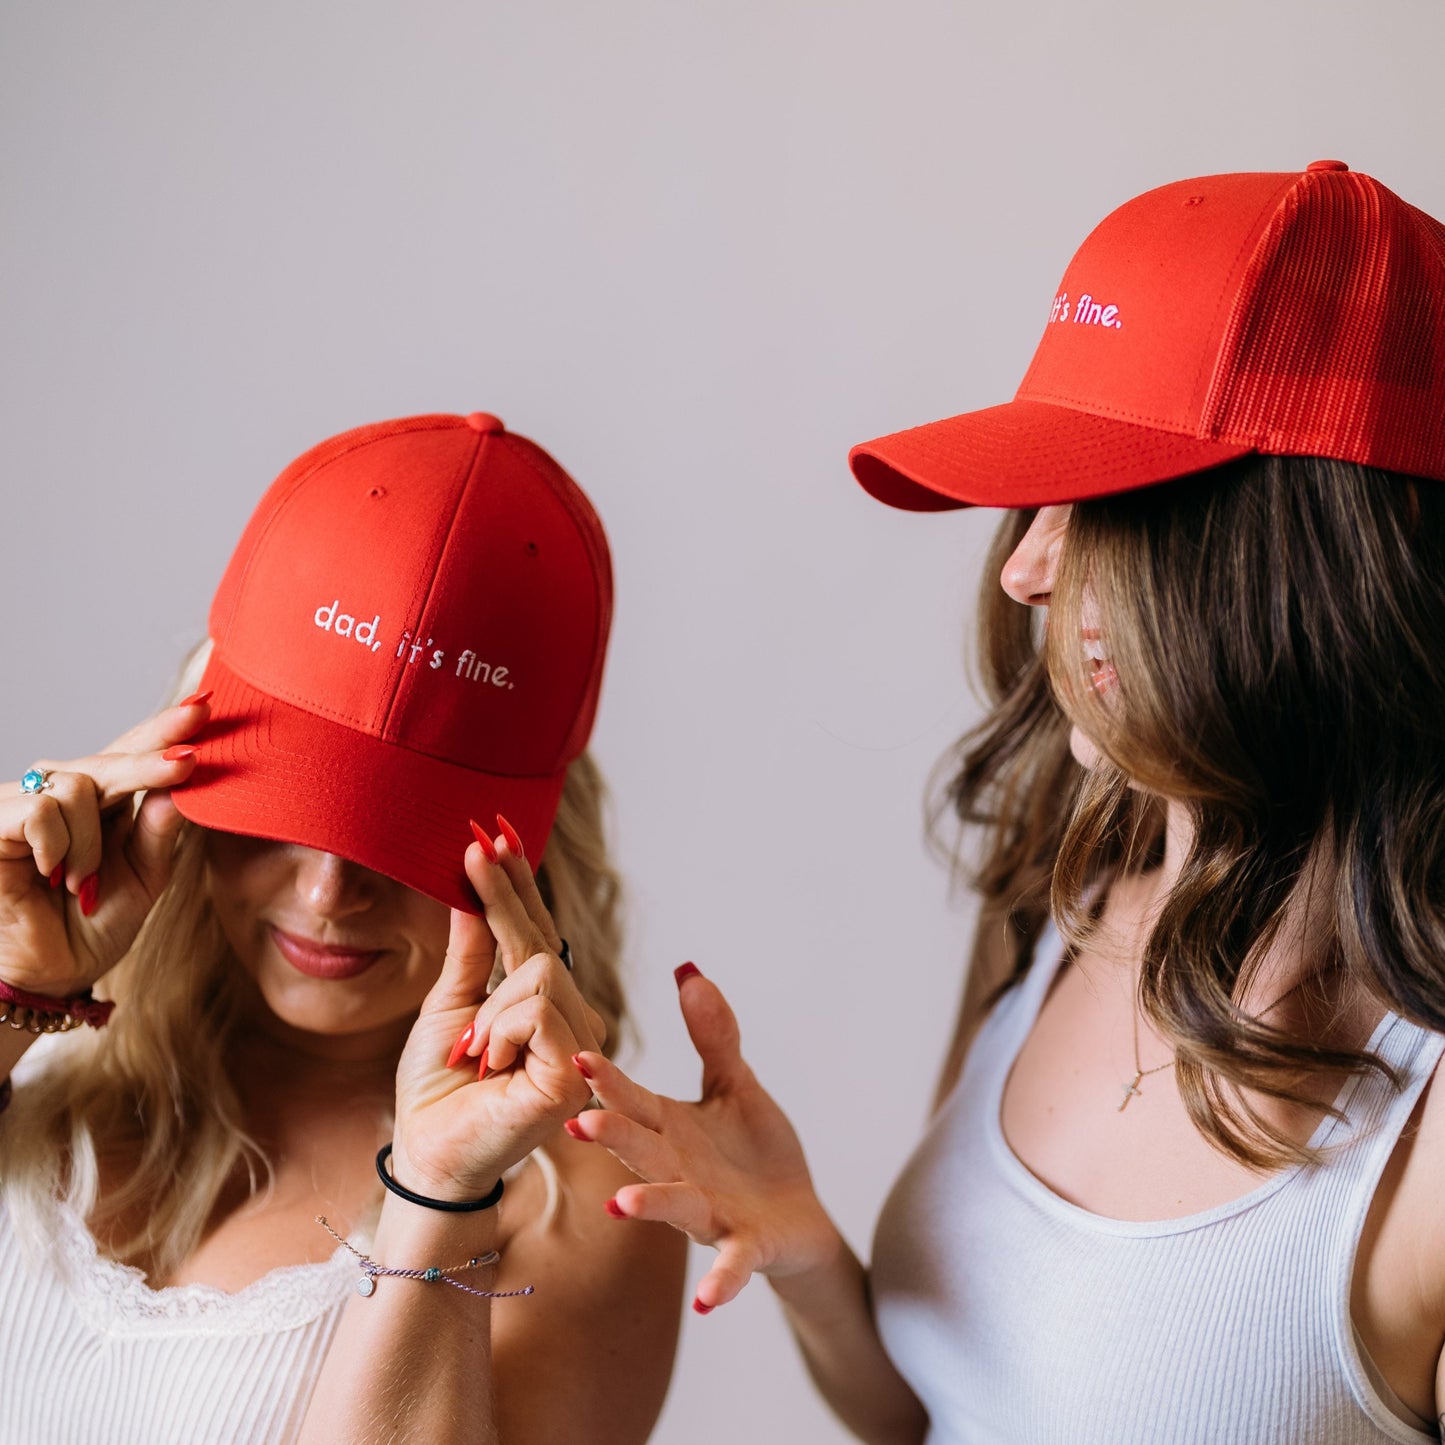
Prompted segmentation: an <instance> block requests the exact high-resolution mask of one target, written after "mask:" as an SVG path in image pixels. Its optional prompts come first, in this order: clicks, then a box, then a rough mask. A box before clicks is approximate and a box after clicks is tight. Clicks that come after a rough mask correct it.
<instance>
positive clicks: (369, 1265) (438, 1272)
mask: <svg viewBox="0 0 1445 1445" xmlns="http://www.w3.org/2000/svg"><path fill="white" fill-rule="evenodd" d="M316 1222H317V1224H319V1225H320V1226H321V1227H322V1229H324V1230H325V1231H326V1232H327V1234H329V1235H330V1236H331V1237H332V1239H334V1240H335V1241H336V1242H337V1244H339V1245H340V1246H341V1247H342V1249H344V1250H345V1251H346V1252H347V1253H348V1254H351V1255H354V1256H355V1258H356V1260H357V1262H358V1263H359V1264H360V1265H361V1277H360V1278H359V1279H358V1280H357V1281H356V1286H355V1288H356V1292H357V1294H359V1295H360V1296H361V1297H362V1298H363V1299H370V1298H371V1296H372V1295H374V1294H375V1293H376V1281H377V1280H378V1279H379V1278H380V1277H381V1276H382V1275H391V1276H392V1277H393V1278H395V1279H416V1280H420V1281H421V1282H422V1283H423V1284H436V1283H438V1282H440V1283H442V1284H449V1285H451V1286H452V1288H453V1289H459V1290H462V1291H464V1292H465V1293H466V1294H473V1295H476V1296H477V1298H478V1299H516V1298H517V1297H518V1296H519V1295H525V1294H531V1293H532V1292H533V1291H534V1290H535V1289H536V1285H531V1284H529V1285H527V1286H526V1288H525V1289H504V1290H495V1289H473V1288H472V1286H471V1285H469V1284H463V1283H462V1282H461V1280H459V1279H453V1278H452V1276H453V1275H454V1274H460V1273H461V1272H462V1271H463V1270H466V1269H482V1268H484V1267H485V1266H486V1265H489V1264H496V1263H497V1261H498V1260H499V1259H501V1255H499V1254H498V1253H497V1251H496V1250H495V1249H489V1250H488V1251H487V1252H486V1253H485V1254H479V1255H475V1256H473V1257H472V1258H471V1259H469V1260H466V1261H465V1262H464V1263H462V1264H449V1265H446V1266H445V1267H444V1268H440V1269H439V1268H437V1266H436V1265H432V1266H430V1267H429V1268H427V1269H389V1268H388V1267H387V1266H386V1265H382V1264H378V1263H377V1262H376V1261H375V1260H374V1259H372V1258H371V1256H370V1255H366V1254H363V1253H362V1252H361V1251H360V1250H359V1249H357V1248H356V1246H355V1245H353V1244H352V1243H351V1242H350V1241H349V1240H345V1239H343V1238H342V1237H341V1236H340V1235H339V1234H337V1232H336V1231H335V1230H334V1229H332V1227H331V1226H330V1225H329V1224H328V1223H327V1222H326V1216H325V1215H324V1214H318V1215H317V1216H316Z"/></svg>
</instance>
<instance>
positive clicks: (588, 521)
mask: <svg viewBox="0 0 1445 1445" xmlns="http://www.w3.org/2000/svg"><path fill="white" fill-rule="evenodd" d="M519 440H520V439H519ZM515 454H516V456H517V458H518V460H519V461H521V462H522V463H523V465H525V466H526V467H528V468H529V469H530V470H531V471H532V473H533V474H534V475H535V476H536V477H538V478H539V479H540V480H541V481H542V482H543V483H545V484H546V485H547V486H548V488H549V489H550V490H551V491H552V493H553V495H554V496H556V497H557V499H558V500H559V501H560V502H561V503H562V506H563V508H564V509H565V510H566V512H567V514H568V516H569V517H571V519H572V524H573V526H574V527H576V529H577V535H578V536H579V537H580V538H581V540H582V545H583V547H584V548H585V549H586V550H587V552H588V553H589V554H590V556H591V558H592V563H593V566H592V580H593V591H594V595H595V598H596V603H597V606H596V609H595V614H596V615H595V620H594V623H593V629H592V656H593V657H594V658H595V657H597V656H598V655H599V653H601V654H603V658H602V660H603V662H605V660H606V657H605V644H606V641H607V633H608V631H609V629H610V628H611V625H612V612H613V592H614V589H615V583H614V582H613V580H612V564H611V560H610V558H609V556H608V553H607V551H606V547H605V543H604V545H603V546H602V547H598V546H597V545H596V541H597V539H596V538H594V537H593V536H592V524H594V523H595V525H596V528H597V530H598V531H599V532H600V531H602V519H601V518H600V517H599V516H597V513H596V511H595V509H591V515H590V518H589V516H588V515H587V513H586V512H584V511H583V510H582V507H581V506H580V505H579V504H578V497H580V496H581V494H582V489H581V488H580V487H579V486H578V485H577V483H576V482H574V481H573V480H572V478H571V477H569V476H568V475H567V473H566V472H565V471H563V469H562V468H561V466H558V467H557V468H556V475H555V476H550V475H548V473H547V471H546V470H545V469H544V468H543V467H541V466H539V465H538V463H537V460H536V458H535V457H533V456H531V455H530V453H529V449H528V448H526V447H523V448H520V449H518V450H517V451H516V453H515ZM558 483H561V484H562V485H560V486H559V485H558ZM574 493H575V494H576V495H574ZM604 570H605V571H606V573H607V578H608V587H607V591H606V595H605V597H604V594H603V589H602V586H601V583H600V580H599V573H601V572H602V571H604ZM604 604H605V605H604ZM595 675H596V677H597V679H598V690H597V691H598V698H599V701H600V699H601V678H602V665H601V663H599V664H598V665H597V667H596V671H595ZM593 676H594V672H593V670H592V669H591V668H589V669H588V673H587V676H586V677H585V678H584V679H583V680H582V685H581V687H580V688H579V689H578V692H577V699H576V701H575V702H574V703H573V708H572V723H571V726H570V727H569V728H568V729H567V732H566V734H565V736H564V738H563V743H564V746H565V745H566V744H567V743H570V742H571V740H572V735H573V734H574V733H575V732H576V730H577V720H578V715H579V710H580V707H581V704H582V702H583V700H584V699H585V698H586V696H587V694H588V692H589V691H591V687H592V678H593ZM584 747H585V745H584ZM574 756H577V755H576V754H574ZM568 761H569V762H570V761H571V759H570V758H569V759H568Z"/></svg>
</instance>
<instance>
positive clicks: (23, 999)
mask: <svg viewBox="0 0 1445 1445" xmlns="http://www.w3.org/2000/svg"><path fill="white" fill-rule="evenodd" d="M114 1008H115V1005H114V1004H113V1003H112V1002H111V1001H110V1000H109V999H98V998H96V997H95V995H94V994H93V993H91V991H90V990H89V989H86V990H85V992H84V993H73V994H71V995H70V997H69V998H49V997H47V996H46V995H45V994H40V993H27V992H26V991H25V990H24V989H23V988H13V987H12V986H11V985H10V984H8V983H6V982H5V981H4V980H3V979H0V1023H5V1024H9V1025H10V1027H11V1028H12V1029H19V1030H21V1031H22V1032H24V1033H27V1034H68V1033H69V1032H70V1031H71V1029H78V1028H79V1027H80V1026H81V1024H89V1025H90V1026H91V1028H93V1029H103V1028H104V1027H105V1025H106V1023H107V1021H108V1020H109V1018H110V1015H111V1011H112V1010H113V1009H114Z"/></svg>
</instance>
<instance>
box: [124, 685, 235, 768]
mask: <svg viewBox="0 0 1445 1445" xmlns="http://www.w3.org/2000/svg"><path fill="white" fill-rule="evenodd" d="M210 696H211V694H210V693H209V692H200V693H194V694H193V695H192V696H190V697H188V698H186V699H185V700H184V701H182V702H179V703H176V704H175V705H174V706H173V707H167V708H162V709H161V711H160V712H158V713H156V714H155V715H154V716H153V717H148V718H145V719H143V720H142V721H141V722H138V723H137V724H136V725H135V726H134V727H133V728H128V729H127V730H126V731H125V732H123V733H122V734H121V735H120V736H119V737H118V738H116V740H115V741H114V742H113V743H110V744H109V745H108V746H106V747H104V748H102V749H101V750H100V756H102V757H104V756H106V755H108V754H111V753H151V752H157V753H158V752H164V751H165V750H166V749H167V748H168V747H170V746H171V745H172V744H174V743H178V742H181V741H182V740H184V739H185V738H188V737H190V736H191V735H192V734H193V733H195V732H197V731H198V730H199V729H200V727H201V726H202V724H203V723H205V721H206V720H207V719H208V718H209V717H210V715H211V709H210V707H209V706H208V703H209V700H210Z"/></svg>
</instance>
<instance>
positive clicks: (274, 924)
mask: <svg viewBox="0 0 1445 1445" xmlns="http://www.w3.org/2000/svg"><path fill="white" fill-rule="evenodd" d="M610 616H611V574H610V565H609V561H608V552H607V547H606V542H605V539H604V537H603V534H602V531H601V527H600V525H599V524H598V522H597V518H596V516H595V514H594V513H593V511H592V509H591V507H590V505H589V504H588V502H587V500H586V498H585V497H584V496H583V494H582V493H581V492H580V490H578V488H577V487H576V485H575V484H574V483H573V482H572V481H571V480H570V478H568V477H567V476H566V474H565V473H563V472H562V470H561V469H560V468H559V467H558V466H557V464H556V463H555V462H554V461H552V459H551V458H550V457H548V456H547V455H546V453H544V452H543V451H542V450H541V449H540V448H538V447H536V446H535V445H534V444H532V443H530V442H528V441H526V440H525V439H523V438H521V437H518V436H515V435H512V434H510V433H508V432H507V431H506V430H505V429H504V428H503V427H502V425H501V423H500V422H498V421H497V420H496V418H494V417H491V416H488V415H485V414H481V413H478V414H474V415H472V416H470V417H465V418H463V417H450V416H428V417H413V418H406V419H403V420H401V421H395V422H388V423H382V424H379V425H376V426H371V427H364V428H361V429H359V430H357V431H354V432H350V433H347V434H345V435H344V436H341V437H338V438H333V439H332V440H331V441H329V442H325V443H322V444H321V445H320V446H319V447H316V448H314V449H313V450H312V451H310V452H308V453H307V454H306V455H305V456H303V457H302V458H300V459H299V460H298V461H297V462H295V463H293V464H292V466H291V467H289V468H287V470H286V471H285V472H283V473H282V475H281V476H280V477H279V478H278V479H277V481H276V482H275V484H274V485H273V486H272V488H271V489H270V491H268V493H267V494H266V497H265V498H264V499H263V501H262V503H261V505H260V507H259V508H258V509H257V512H256V514H255V516H254V517H253V518H252V520H251V523H250V525H249V527H248V529H247V531H246V533H245V535H244V536H243V538H242V540H241V543H240V546H239V547H238V549H237V551H236V554H235V556H234V557H233V559H232V562H231V565H230V567H229V568H228V570H227V573H226V576H225V578H224V579H223V581H222V583H221V587H220V589H219V591H218V593H217V595H216V600H215V603H214V604H213V607H212V612H211V619H210V629H209V630H210V634H211V635H210V640H209V642H208V643H207V645H206V647H205V648H204V649H203V652H202V654H201V656H200V657H198V658H197V659H196V661H195V663H194V665H193V667H192V669H191V672H190V675H189V678H188V680H187V684H188V685H187V688H186V690H187V691H188V693H189V695H188V696H187V697H185V698H184V699H182V700H181V701H179V702H178V703H177V704H176V705H175V706H173V707H169V708H167V709H165V710H164V711H163V712H161V713H159V714H158V715H157V716H155V717H154V718H151V719H149V720H148V721H146V722H144V723H142V724H140V725H139V726H137V727H135V728H133V729H132V730H131V731H130V732H128V733H127V734H126V735H125V736H123V737H122V738H120V739H119V740H118V741H117V742H116V743H114V744H112V745H111V746H110V747H109V748H107V749H105V750H104V751H102V752H99V753H97V754H95V755H94V756H91V757H87V758H80V759H75V760H70V761H46V762H41V763H37V764H36V765H35V766H34V767H32V768H31V769H29V770H28V771H27V772H26V774H25V776H24V778H23V779H22V780H21V781H20V782H19V783H17V784H11V785H9V786H8V787H7V788H5V789H4V790H3V791H4V794H5V797H4V801H3V803H0V860H3V861H0V1011H3V1012H4V1014H5V1016H7V1017H8V1019H9V1021H10V1023H11V1025H12V1028H11V1029H6V1030H4V1031H3V1038H0V1068H3V1069H4V1071H5V1073H6V1075H7V1076H8V1075H9V1074H10V1071H11V1069H12V1068H13V1069H14V1070H15V1081H14V1086H13V1092H11V1102H10V1104H9V1108H8V1111H7V1112H6V1114H5V1115H4V1117H3V1120H0V1158H3V1193H0V1277H3V1288H0V1298H3V1304H0V1342H3V1343H0V1348H3V1350H4V1353H5V1355H6V1358H7V1361H8V1363H9V1366H10V1372H11V1373H10V1380H9V1384H8V1386H7V1388H6V1392H5V1394H6V1398H5V1405H4V1410H3V1415H0V1438H3V1439H5V1440H15V1441H22V1440H23V1441H32V1442H33V1441H37V1440H53V1441H64V1440H81V1439H84V1440H87V1441H93V1440H115V1441H134V1440H145V1441H147V1442H161V1441H176V1442H183V1441H184V1442H198V1441H207V1442H224V1441H237V1442H240V1441H266V1442H274V1441H290V1440H303V1441H316V1442H323V1441H325V1442H334V1441H347V1442H353V1441H355V1442H361V1441H368V1440H378V1441H379V1440H387V1441H390V1440H418V1441H423V1440H424V1441H443V1440H445V1441H477V1442H483V1441H485V1442H493V1441H502V1442H506V1445H514V1442H516V1445H521V1442H533V1445H550V1442H553V1441H556V1440H560V1439H586V1440H588V1441H608V1442H619V1445H621V1442H635V1441H641V1440H643V1439H645V1438H646V1436H647V1434H648V1432H649V1430H650V1429H651V1426H652V1423H653V1421H654V1419H655V1417H656V1414H657V1411H658V1409H659V1408H660V1405H661V1401H662V1397H663V1393H664V1391H665V1388H666V1384H667V1378H668V1374H669V1370H670V1366H671V1359H672V1353H673V1348H674V1344H675V1337H676V1330H677V1316H678V1305H679V1292H680V1289H681V1271H682V1249H681V1241H680V1240H677V1239H676V1238H675V1237H671V1236H670V1232H669V1231H664V1230H660V1229H657V1228H650V1227H639V1228H637V1229H635V1230H632V1231H629V1232H627V1233H626V1234H625V1235H618V1234H616V1233H615V1232H611V1231H610V1230H609V1229H608V1228H607V1226H608V1225H609V1223H610V1221H609V1220H608V1217H607V1215H606V1213H605V1212H604V1208H603V1206H604V1203H605V1201H607V1200H608V1199H609V1198H610V1197H611V1195H612V1193H613V1191H614V1190H615V1188H616V1187H617V1186H618V1184H619V1183H621V1182H622V1181H623V1180H624V1179H626V1178H627V1177H628V1176H627V1175H626V1174H625V1172H624V1171H622V1170H621V1169H620V1168H619V1167H618V1166H617V1165H616V1164H615V1163H613V1162H612V1161H610V1160H607V1159H606V1157H605V1156H601V1155H598V1154H597V1153H596V1151H590V1150H587V1149H586V1148H585V1147H584V1146H583V1145H581V1144H580V1143H577V1142H575V1141H574V1140H573V1139H572V1138H569V1136H568V1134H567V1132H566V1131H565V1129H564V1127H563V1126H564V1125H565V1124H566V1123H568V1122H569V1121H570V1120H571V1119H572V1118H573V1116H574V1115H575V1114H576V1113H577V1112H578V1110H579V1109H580V1108H581V1107H582V1106H583V1105H584V1104H585V1103H586V1102H587V1099H588V1093H587V1089H586V1086H585V1084H584V1083H583V1082H582V1081H581V1079H580V1078H579V1076H578V1074H577V1071H576V1069H575V1067H574V1066H573V1064H572V1062H571V1059H572V1056H573V1055H574V1054H576V1053H578V1052H579V1051H580V1050H582V1049H586V1050H588V1051H608V1050H610V1049H611V1048H612V1047H613V1045H614V1044H615V1042H616V1039H617V1035H618V1031H619V1028H620V1026H621V1025H622V1022H623V1018H624V1006H623V998H622V990H621V985H620V981H619V976H618V962H619V953H620V933H619V925H618V917H617V907H618V880H617V877H616V875H615V873H614V872H613V869H612V867H611V865H610V863H609V862H608V858H607V853H606V848H605V844H604V841H603V831H602V807H603V787H602V783H601V779H600V777H599V774H598V772H597V769H596V767H595V765H594V764H593V762H592V761H591V759H590V757H589V756H588V755H587V754H586V752H585V751H584V748H585V744H586V740H587V735H588V732H589V730H590V728H591V723H592V717H593V713H594V711H595V708H596V703H597V697H598V688H599V685H600V678H601V670H602V660H603V653H604V649H605V644H606V638H607V631H608V625H609V622H610ZM202 669H204V671H203V673H202ZM191 688H194V689H195V690H194V691H191ZM554 815H555V823H554ZM478 819H480V820H482V822H481V824H479V823H478V822H477V821H476V820H478ZM531 859H537V860H538V863H537V871H536V872H535V874H534V872H533V864H532V862H531V861H530V860H531ZM564 936H565V939H566V940H567V941H566V942H565V943H564V941H563V939H564ZM574 960H575V971H574V969H573V962H574ZM489 989H490V992H489ZM98 995H103V996H104V997H103V999H102V998H100V997H98ZM112 1007H113V1013H112V1012H111V1010H112ZM50 1033H54V1034H56V1037H53V1038H46V1039H45V1040H44V1043H43V1045H42V1046H41V1047H40V1048H37V1049H36V1050H35V1052H34V1053H33V1054H28V1053H27V1050H28V1049H29V1048H30V1046H31V1045H32V1044H34V1043H35V1042H36V1040H37V1038H39V1037H40V1035H42V1034H50ZM599 1056H600V1054H599ZM6 1089H7V1091H10V1090H11V1085H10V1080H9V1078H8V1077H7V1081H6ZM504 1190H505V1194H506V1200H505V1204H504V1205H499V1201H500V1199H501V1196H502V1194H503V1192H504ZM601 1341H605V1346H604V1345H602V1344H600V1343H599V1342H601Z"/></svg>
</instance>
